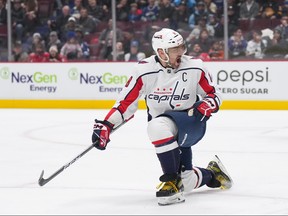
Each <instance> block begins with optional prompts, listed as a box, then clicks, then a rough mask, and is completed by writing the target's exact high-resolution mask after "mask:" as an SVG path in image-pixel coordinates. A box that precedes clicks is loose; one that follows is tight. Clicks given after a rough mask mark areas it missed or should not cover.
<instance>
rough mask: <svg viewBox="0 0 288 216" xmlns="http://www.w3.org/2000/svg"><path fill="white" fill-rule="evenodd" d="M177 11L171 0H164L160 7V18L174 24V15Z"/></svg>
mask: <svg viewBox="0 0 288 216" xmlns="http://www.w3.org/2000/svg"><path fill="white" fill-rule="evenodd" d="M174 12H175V7H174V6H172V4H171V0H162V2H161V3H160V7H159V20H160V21H164V22H166V23H169V25H171V24H173V19H172V18H173V15H174Z"/></svg>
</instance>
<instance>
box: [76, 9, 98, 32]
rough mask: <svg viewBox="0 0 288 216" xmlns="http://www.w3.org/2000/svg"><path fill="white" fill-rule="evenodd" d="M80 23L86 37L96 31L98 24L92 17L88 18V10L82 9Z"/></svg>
mask: <svg viewBox="0 0 288 216" xmlns="http://www.w3.org/2000/svg"><path fill="white" fill-rule="evenodd" d="M78 23H79V27H80V28H81V29H82V31H83V34H84V35H88V34H91V33H94V32H95V31H96V23H95V21H94V19H93V18H92V17H90V16H88V11H87V8H81V10H80V18H79V22H78Z"/></svg>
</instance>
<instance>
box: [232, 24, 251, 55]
mask: <svg viewBox="0 0 288 216" xmlns="http://www.w3.org/2000/svg"><path fill="white" fill-rule="evenodd" d="M246 47H247V40H246V39H245V38H244V37H243V33H242V30H241V29H237V30H236V31H235V32H234V34H233V35H232V36H231V37H230V38H229V40H228V51H229V57H230V58H239V57H244V56H245V54H246Z"/></svg>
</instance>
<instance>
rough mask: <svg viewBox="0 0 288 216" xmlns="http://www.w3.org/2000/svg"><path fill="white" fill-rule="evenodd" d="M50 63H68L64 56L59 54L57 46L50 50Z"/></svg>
mask: <svg viewBox="0 0 288 216" xmlns="http://www.w3.org/2000/svg"><path fill="white" fill-rule="evenodd" d="M49 61H50V62H66V59H65V57H64V56H61V54H59V53H58V48H57V46H55V45H53V46H51V47H50V49H49Z"/></svg>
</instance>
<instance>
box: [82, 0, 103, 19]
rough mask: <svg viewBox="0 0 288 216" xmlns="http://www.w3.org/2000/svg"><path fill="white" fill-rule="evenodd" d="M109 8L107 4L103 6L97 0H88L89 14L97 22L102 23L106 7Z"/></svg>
mask: <svg viewBox="0 0 288 216" xmlns="http://www.w3.org/2000/svg"><path fill="white" fill-rule="evenodd" d="M105 8H107V6H106V7H105V6H101V5H99V4H98V2H97V0H89V1H88V6H87V10H88V15H89V16H91V17H92V18H93V19H94V22H95V23H100V22H101V21H103V20H104V16H105V13H104V9H105Z"/></svg>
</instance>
